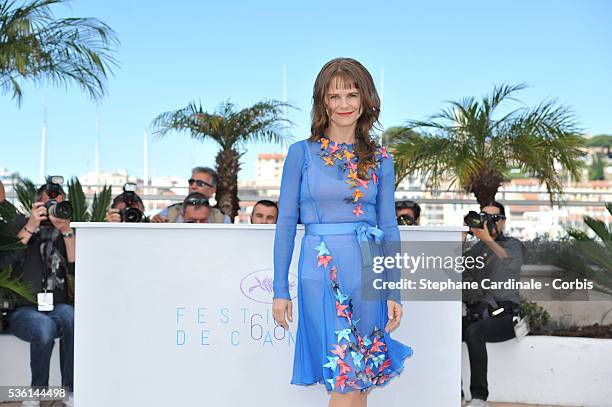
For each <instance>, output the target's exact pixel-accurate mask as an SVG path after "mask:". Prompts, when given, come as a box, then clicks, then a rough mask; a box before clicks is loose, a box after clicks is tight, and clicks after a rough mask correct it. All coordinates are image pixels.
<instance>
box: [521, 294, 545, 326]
mask: <svg viewBox="0 0 612 407" xmlns="http://www.w3.org/2000/svg"><path fill="white" fill-rule="evenodd" d="M521 315H523V316H525V317H527V319H528V320H529V327H530V329H531V332H532V333H535V332H539V331H541V330H542V329H544V327H545V326H546V325H547V324H548V321H550V314H549V313H548V311H546V310H545V309H544V308H543V307H541V306H540V305H538V304H537V303H535V302H532V301H526V300H523V301H521Z"/></svg>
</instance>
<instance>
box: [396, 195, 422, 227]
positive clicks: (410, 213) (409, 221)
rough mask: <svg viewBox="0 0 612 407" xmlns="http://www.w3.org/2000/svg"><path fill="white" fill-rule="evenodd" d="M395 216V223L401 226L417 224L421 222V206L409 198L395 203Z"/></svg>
mask: <svg viewBox="0 0 612 407" xmlns="http://www.w3.org/2000/svg"><path fill="white" fill-rule="evenodd" d="M395 216H397V224H398V225H400V226H402V225H404V226H418V225H419V224H420V223H421V207H420V206H419V204H418V203H416V202H414V201H410V200H405V201H397V202H396V203H395Z"/></svg>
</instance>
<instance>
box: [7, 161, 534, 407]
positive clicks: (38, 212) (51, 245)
mask: <svg viewBox="0 0 612 407" xmlns="http://www.w3.org/2000/svg"><path fill="white" fill-rule="evenodd" d="M62 182H63V179H62V178H61V177H49V178H48V179H47V183H46V184H45V185H42V186H41V187H39V188H38V189H37V190H36V195H35V199H34V201H35V203H34V204H33V206H32V208H31V211H30V217H29V218H26V217H25V216H22V215H17V216H16V217H15V219H13V220H12V222H10V223H11V224H10V225H8V224H6V219H5V220H3V221H4V222H5V225H4V227H5V229H6V230H9V229H10V230H14V232H15V234H16V236H17V237H18V238H19V239H20V241H21V243H23V244H24V245H26V249H25V251H23V253H21V254H16V253H15V252H6V253H4V254H3V255H2V256H0V269H1V268H2V267H5V266H7V265H11V266H12V267H13V276H15V277H19V278H20V280H21V281H25V282H27V283H29V284H30V285H31V287H32V289H33V292H35V293H36V300H37V303H36V304H33V303H30V302H28V301H25V300H21V301H17V302H14V303H12V304H10V305H8V306H7V305H6V302H5V303H4V304H5V305H4V308H7V309H4V310H3V311H4V316H5V320H6V321H4V322H8V327H9V331H10V333H12V334H13V335H15V336H17V337H18V338H20V339H22V340H24V341H27V342H29V343H30V358H31V360H30V367H31V373H32V376H31V385H32V386H41V387H46V386H48V383H49V364H50V359H51V352H52V350H53V345H54V343H55V339H56V338H59V339H60V363H61V374H62V386H66V387H67V388H68V389H69V390H70V391H72V388H73V359H74V353H73V349H74V344H73V341H74V308H73V306H72V305H70V302H71V294H72V293H71V292H70V290H71V289H70V287H71V285H70V284H69V281H70V279H72V278H74V268H75V266H74V262H75V234H74V232H73V230H72V229H71V228H70V218H71V215H72V208H71V206H70V203H69V202H67V201H66V194H65V192H64V190H63V188H62V186H61V184H62ZM188 183H189V190H188V195H187V197H186V198H185V199H184V200H183V201H182V202H181V203H178V204H174V205H171V206H169V207H167V208H165V209H163V210H162V211H161V212H160V213H158V214H156V215H154V216H153V217H152V218H151V219H150V220H149V219H147V218H146V217H145V215H144V204H143V201H142V199H141V198H140V197H139V196H138V195H137V194H136V185H134V184H126V185H125V186H124V189H123V192H122V193H121V194H119V195H118V196H116V197H114V199H113V201H112V205H111V208H110V209H109V210H108V212H107V214H106V221H107V222H143V221H150V222H155V223H164V222H167V223H231V220H230V217H229V216H228V215H226V214H224V213H223V212H222V211H221V209H219V208H218V207H216V206H211V205H210V203H209V200H210V199H211V198H212V197H213V196H214V194H215V192H216V189H217V184H218V178H217V174H216V173H215V171H214V170H212V169H210V168H207V167H196V168H194V169H193V170H192V174H191V178H190V179H189V181H188ZM0 204H2V205H10V204H9V203H8V202H6V201H5V191H4V187H3V185H2V183H1V182H0ZM277 216H278V207H277V204H276V203H275V202H272V201H270V200H261V201H258V202H257V203H256V204H255V206H254V207H253V211H252V214H251V218H250V221H251V223H252V224H275V223H276V219H277ZM396 216H397V223H398V225H405V226H418V225H420V218H421V207H420V205H419V204H418V203H416V202H414V201H411V200H402V201H398V202H396ZM464 224H465V225H466V226H469V232H464V233H463V239H464V240H465V239H466V237H467V234H471V235H473V236H474V238H475V239H474V240H475V242H476V243H475V244H473V245H471V246H470V247H469V248H468V247H467V246H466V248H465V250H464V255H466V256H467V255H469V256H473V257H476V256H483V257H484V258H485V269H484V271H481V273H480V274H475V273H470V272H469V271H468V272H466V273H464V279H476V280H478V279H482V278H490V279H491V280H492V281H501V280H507V279H508V278H509V277H510V278H514V279H517V280H519V279H520V269H521V266H522V262H523V256H522V245H521V243H520V242H519V241H518V240H516V239H513V238H510V237H506V236H505V235H504V227H505V209H504V206H503V205H502V204H500V203H498V202H496V201H493V202H490V203H487V204H485V205H482V206H481V211H480V212H479V213H478V212H474V211H470V213H469V214H468V215H467V216H466V217H465V218H464ZM519 302H520V300H519V296H518V291H517V290H488V291H482V292H470V293H468V294H466V295H464V304H465V307H464V311H465V312H464V317H463V330H462V333H463V341H464V342H466V344H467V348H468V352H469V360H470V371H471V381H470V392H471V394H472V401H471V403H470V404H469V405H470V406H473V407H481V406H486V405H487V402H486V400H487V397H488V384H487V349H486V343H487V342H499V341H505V340H508V339H510V338H513V337H514V336H515V329H516V324H517V321H518V320H519ZM69 394H70V393H69ZM462 398H463V392H462ZM28 403H29V404H28ZM36 403H37V402H34V401H32V402H24V403H23V405H24V406H37V405H39V404H36ZM71 403H72V397H71V395H69V397H68V398H67V399H66V400H65V404H66V405H71Z"/></svg>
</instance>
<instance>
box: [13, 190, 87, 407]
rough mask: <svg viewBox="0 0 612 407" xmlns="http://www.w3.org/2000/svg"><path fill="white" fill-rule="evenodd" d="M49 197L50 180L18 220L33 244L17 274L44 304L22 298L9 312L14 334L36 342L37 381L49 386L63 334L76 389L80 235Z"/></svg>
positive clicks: (66, 375) (65, 363)
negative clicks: (75, 279)
mask: <svg viewBox="0 0 612 407" xmlns="http://www.w3.org/2000/svg"><path fill="white" fill-rule="evenodd" d="M54 195H55V194H54ZM49 199H50V198H49V195H48V194H47V185H43V186H42V187H40V188H39V189H38V190H37V191H36V196H35V202H36V203H35V204H34V206H33V207H32V211H31V215H30V218H29V219H27V220H26V219H25V218H22V219H21V220H18V221H17V222H18V225H17V226H18V227H19V228H20V229H19V233H18V234H17V236H18V237H19V238H20V239H21V242H22V243H23V244H25V245H27V248H26V249H25V253H24V256H23V260H22V261H21V262H18V264H16V265H15V269H14V273H15V275H17V276H20V277H21V279H22V280H23V281H27V282H29V283H30V284H31V285H32V287H33V289H34V293H35V295H36V296H37V299H38V304H31V303H27V302H26V301H23V302H21V303H19V304H18V307H17V308H16V309H15V310H14V311H13V312H11V313H10V314H9V326H10V330H11V333H13V334H14V335H15V336H17V337H18V338H20V339H22V340H24V341H27V342H29V343H30V367H31V371H32V386H41V387H46V386H48V385H49V365H50V360H51V353H52V351H53V346H54V344H55V338H60V359H61V361H60V365H61V372H62V385H63V386H66V387H68V388H69V391H70V392H72V386H73V369H74V362H73V361H74V308H73V307H72V306H71V305H69V304H68V303H67V302H68V284H67V275H68V273H71V274H72V275H74V260H75V238H74V233H73V231H72V229H71V228H70V220H69V219H60V218H58V217H55V216H52V215H51V214H49V213H48V210H47V208H46V207H45V203H46V202H47V201H49ZM64 199H65V194H64V191H63V190H62V189H61V187H59V194H58V195H57V196H56V197H55V200H56V201H57V202H58V203H61V202H63V201H64ZM69 402H71V400H69ZM66 404H67V405H70V404H68V403H66Z"/></svg>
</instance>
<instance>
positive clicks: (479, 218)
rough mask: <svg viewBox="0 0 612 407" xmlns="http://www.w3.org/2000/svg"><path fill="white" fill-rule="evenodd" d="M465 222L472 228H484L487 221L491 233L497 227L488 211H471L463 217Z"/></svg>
mask: <svg viewBox="0 0 612 407" xmlns="http://www.w3.org/2000/svg"><path fill="white" fill-rule="evenodd" d="M463 221H464V222H465V224H466V225H467V226H469V227H471V228H476V229H484V225H485V222H487V229H488V231H489V234H490V233H492V232H493V229H495V222H492V221H491V216H490V215H489V214H488V213H486V212H480V213H478V212H476V211H469V212H468V214H467V215H465V216H464V217H463Z"/></svg>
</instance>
